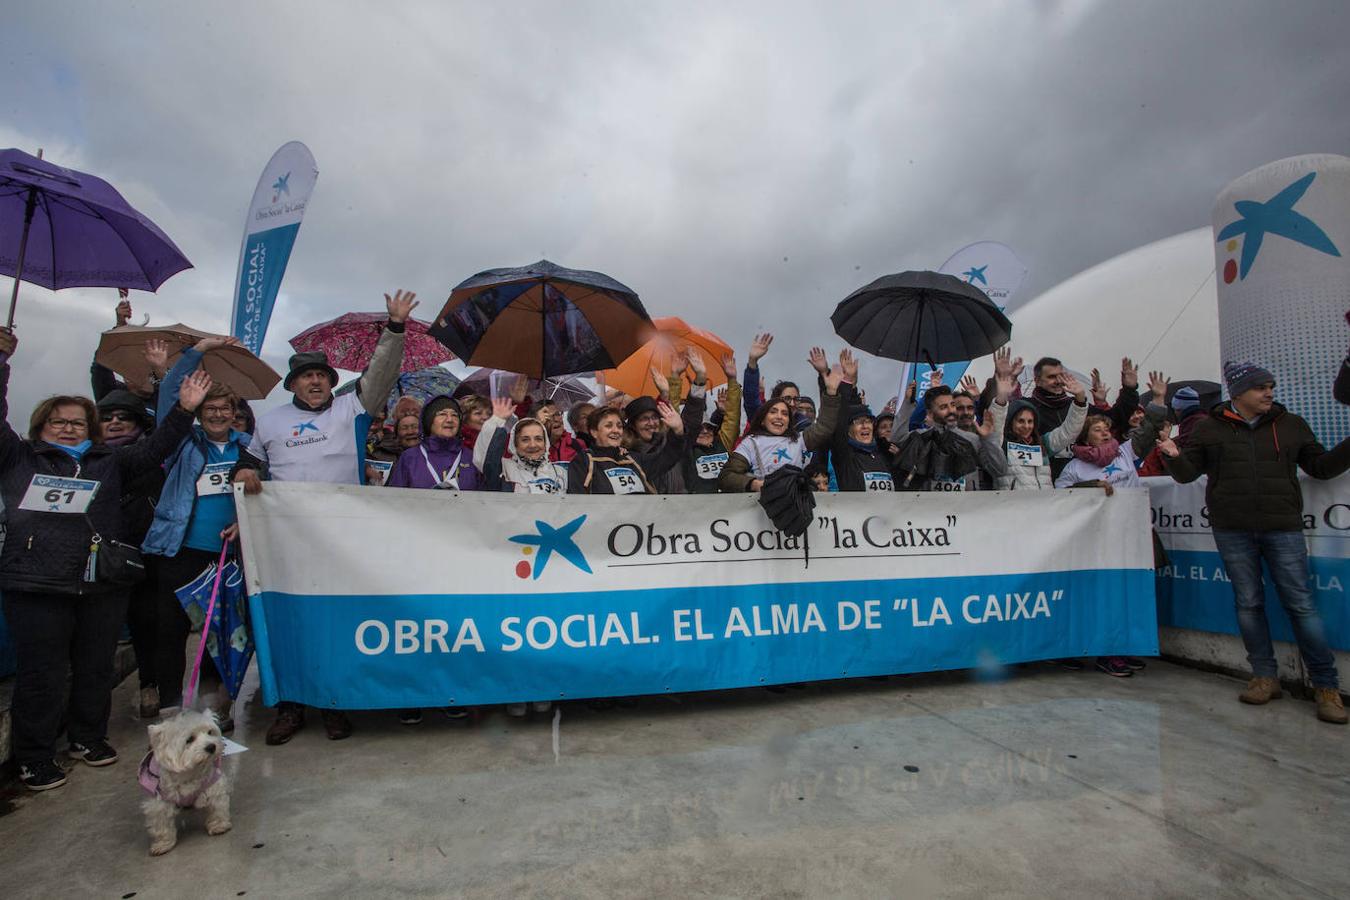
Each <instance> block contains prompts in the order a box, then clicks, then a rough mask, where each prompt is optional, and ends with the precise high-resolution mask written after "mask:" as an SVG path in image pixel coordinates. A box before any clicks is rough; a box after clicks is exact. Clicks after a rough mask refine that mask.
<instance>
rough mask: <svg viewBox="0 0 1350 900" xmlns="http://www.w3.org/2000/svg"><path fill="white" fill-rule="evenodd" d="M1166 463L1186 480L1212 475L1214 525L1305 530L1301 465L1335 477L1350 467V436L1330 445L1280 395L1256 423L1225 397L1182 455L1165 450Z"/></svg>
mask: <svg viewBox="0 0 1350 900" xmlns="http://www.w3.org/2000/svg"><path fill="white" fill-rule="evenodd" d="M1163 465H1164V466H1165V467H1166V469H1167V472H1168V474H1169V475H1171V476H1172V477H1173V478H1174V479H1176V480H1177V481H1180V482H1182V483H1186V482H1189V481H1194V480H1195V479H1197V478H1199V477H1200V476H1201V475H1208V476H1209V481H1208V483H1207V484H1206V485H1205V503H1206V505H1207V506H1208V507H1209V520H1210V525H1211V526H1212V527H1214V528H1228V529H1236V530H1240V531H1301V530H1303V517H1302V513H1303V491H1302V489H1301V488H1300V487H1299V483H1298V473H1297V471H1296V468H1299V469H1302V470H1303V471H1304V472H1307V473H1308V474H1309V475H1311V476H1312V477H1313V478H1335V477H1336V476H1337V475H1339V474H1341V473H1342V472H1344V471H1345V470H1346V469H1347V468H1350V438H1347V439H1346V440H1344V441H1341V442H1340V443H1339V444H1337V445H1336V446H1335V447H1333V448H1332V449H1331V450H1326V449H1324V448H1323V447H1322V445H1321V444H1319V443H1318V442H1317V438H1316V437H1315V436H1314V435H1313V432H1312V429H1311V428H1309V427H1308V423H1307V422H1305V421H1303V419H1302V418H1300V417H1299V416H1296V415H1294V414H1293V413H1291V412H1289V411H1287V410H1286V409H1285V408H1284V407H1283V406H1281V405H1280V404H1278V403H1276V404H1275V405H1274V406H1273V407H1272V408H1271V410H1270V412H1268V413H1266V414H1265V415H1263V416H1261V418H1259V419H1257V421H1256V424H1255V426H1252V425H1248V424H1247V420H1246V419H1244V418H1242V416H1240V415H1238V414H1237V413H1236V412H1234V411H1233V408H1232V406H1231V405H1230V404H1229V403H1221V404H1219V405H1218V406H1216V407H1214V409H1212V410H1211V411H1210V413H1209V415H1208V417H1206V418H1205V419H1203V420H1202V421H1201V422H1200V423H1199V424H1197V425H1196V426H1195V428H1194V430H1192V431H1191V435H1190V441H1189V442H1188V443H1187V444H1186V446H1185V447H1184V448H1182V450H1181V455H1180V456H1178V457H1176V458H1175V459H1173V458H1170V457H1168V456H1166V455H1164V456H1163Z"/></svg>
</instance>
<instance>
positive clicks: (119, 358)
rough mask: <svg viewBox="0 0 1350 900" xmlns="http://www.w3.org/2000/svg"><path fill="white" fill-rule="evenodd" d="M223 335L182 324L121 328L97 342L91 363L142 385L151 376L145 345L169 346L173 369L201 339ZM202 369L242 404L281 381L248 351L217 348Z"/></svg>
mask: <svg viewBox="0 0 1350 900" xmlns="http://www.w3.org/2000/svg"><path fill="white" fill-rule="evenodd" d="M223 337H225V335H221V334H212V333H211V332H209V331H199V330H198V329H196V328H192V327H191V326H188V325H184V324H182V323H181V322H180V323H178V324H176V325H165V326H162V327H156V328H146V327H144V326H141V325H121V326H118V327H117V328H111V329H109V330H108V331H105V332H103V335H102V336H101V337H100V338H99V342H98V350H96V351H95V352H94V361H95V362H96V363H98V364H99V365H103V366H107V367H108V368H109V369H112V370H113V371H114V372H116V373H117V374H118V375H121V376H122V377H123V378H125V379H126V380H127V382H128V383H130V384H144V383H145V381H146V380H147V379H148V377H149V375H150V366H149V365H148V364H147V363H146V361H145V356H144V354H145V345H146V344H147V343H148V342H150V341H155V340H158V341H164V342H165V343H166V344H168V345H169V366H170V367H172V366H173V364H174V363H176V362H177V361H178V358H179V357H180V356H182V355H183V351H184V350H186V349H187V348H188V347H191V346H192V345H194V344H196V343H197V342H198V341H200V340H202V339H203V338H223ZM201 367H202V368H203V369H205V370H206V374H208V375H210V376H211V378H212V380H213V381H217V382H220V383H221V384H224V385H226V386H228V387H229V388H230V390H232V391H234V392H235V393H236V394H238V395H239V396H240V397H241V398H243V399H244V400H262V399H263V398H265V397H266V396H267V395H268V394H269V393H271V391H272V388H274V387H276V386H277V382H279V381H281V376H280V375H279V374H277V372H276V370H275V369H273V368H272V367H271V366H269V365H268V364H267V363H265V362H263V361H262V360H261V359H259V358H258V357H256V356H254V355H253V353H252V352H251V351H249V349H248V348H247V347H244V346H226V347H217V348H216V349H215V350H212V351H211V352H210V353H207V354H206V355H205V356H204V357H202V365H201Z"/></svg>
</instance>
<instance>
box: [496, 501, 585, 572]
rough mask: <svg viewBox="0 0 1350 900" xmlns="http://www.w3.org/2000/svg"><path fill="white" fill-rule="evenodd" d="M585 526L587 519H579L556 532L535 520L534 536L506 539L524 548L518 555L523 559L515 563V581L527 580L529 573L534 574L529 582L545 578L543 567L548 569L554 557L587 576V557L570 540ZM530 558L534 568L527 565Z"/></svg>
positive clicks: (547, 525)
mask: <svg viewBox="0 0 1350 900" xmlns="http://www.w3.org/2000/svg"><path fill="white" fill-rule="evenodd" d="M585 522H586V517H585V516H584V515H582V516H577V517H576V518H575V519H573V520H572V521H570V522H568V523H567V524H565V525H563V526H561V527H559V528H554V527H553V526H552V525H550V524H548V523H547V522H545V521H543V520H541V519H535V521H534V528H535V533H534V534H515V535H512V536H511V537H509V538H507V540H509V541H511V542H512V543H515V544H524V545H525V546H524V547H522V548H521V551H520V552H521V553H523V554H524V555H525V557H526V559H522V560H521V561H520V562H518V563H516V577H517V578H530V577H531V573H533V579H532V580H538V578H539V576H540V575H543V574H544V567H545V566H547V565H548V561H549V560H550V559H552V558H553V554H555V553H556V554H558V555H559V556H561V557H562V558H563V559H565V560H567V561H568V562H570V563H571V564H572V565H574V566H576V567H577V568H578V569H580V570H581V571H583V572H585V573H586V574H588V575H589V574H591V564H590V563H588V562H587V561H586V555H585V554H584V553H582V552H581V548H580V547H578V546H577V544H576V541H575V540H573V537H574V536H575V535H576V533H577V531H578V530H580V528H581V526H582V525H583V524H585ZM536 550H537V551H538V552H536ZM531 556H533V557H534V564H533V565H531V564H530V561H529V557H531Z"/></svg>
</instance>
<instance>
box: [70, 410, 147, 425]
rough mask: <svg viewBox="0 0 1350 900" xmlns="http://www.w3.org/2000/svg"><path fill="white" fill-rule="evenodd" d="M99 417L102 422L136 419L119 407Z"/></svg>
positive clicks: (131, 420)
mask: <svg viewBox="0 0 1350 900" xmlns="http://www.w3.org/2000/svg"><path fill="white" fill-rule="evenodd" d="M99 419H101V420H102V421H104V422H135V421H136V417H135V416H133V415H132V414H131V413H128V412H122V410H120V409H119V410H116V411H114V412H108V413H104V414H103V415H101V416H99ZM51 422H52V423H55V422H56V420H55V419H52V420H51Z"/></svg>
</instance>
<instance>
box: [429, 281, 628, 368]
mask: <svg viewBox="0 0 1350 900" xmlns="http://www.w3.org/2000/svg"><path fill="white" fill-rule="evenodd" d="M651 330H652V320H651V317H650V316H648V315H647V310H646V309H644V308H643V306H642V301H641V300H639V299H638V295H637V294H636V293H635V292H634V291H633V290H632V289H631V288H629V287H626V286H624V285H623V284H620V283H619V282H617V281H615V280H614V279H613V278H610V277H609V276H608V275H602V274H601V273H599V272H587V271H584V270H581V269H564V268H563V267H562V266H559V265H555V264H554V263H551V262H549V261H548V260H546V259H541V260H540V261H539V262H537V263H534V264H532V265H528V266H520V267H518V268H513V269H489V270H488V271H486V272H479V273H478V274H477V275H475V276H473V277H472V278H469V279H466V280H465V281H463V282H461V283H460V284H459V285H458V286H457V287H456V288H455V289H454V290H453V291H451V292H450V299H449V300H447V301H446V303H445V306H444V307H443V308H442V309H441V312H440V314H439V315H438V316H436V321H435V322H433V323H432V325H431V328H430V330H429V333H430V334H431V335H432V336H433V337H435V338H436V339H437V340H438V341H440V342H441V343H442V344H444V345H445V346H447V347H449V348H450V349H451V350H452V351H453V352H454V354H455V355H456V356H458V357H459V358H460V359H462V360H464V361H465V362H466V363H469V364H470V365H475V366H489V367H491V368H494V369H504V370H506V371H508V372H520V373H523V374H525V375H529V376H530V377H532V378H544V377H546V376H549V375H572V374H575V373H577V372H594V371H595V370H597V369H613V368H615V367H617V366H618V365H619V363H621V362H623V361H624V360H625V359H627V358H628V357H629V356H630V355H632V354H633V353H634V352H635V351H636V350H637V349H638V348H639V347H641V346H642V345H643V344H644V343H645V342H646V341H647V338H649V337H651Z"/></svg>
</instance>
